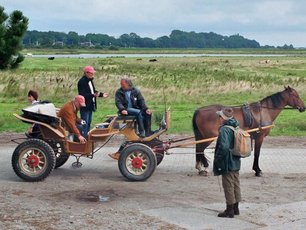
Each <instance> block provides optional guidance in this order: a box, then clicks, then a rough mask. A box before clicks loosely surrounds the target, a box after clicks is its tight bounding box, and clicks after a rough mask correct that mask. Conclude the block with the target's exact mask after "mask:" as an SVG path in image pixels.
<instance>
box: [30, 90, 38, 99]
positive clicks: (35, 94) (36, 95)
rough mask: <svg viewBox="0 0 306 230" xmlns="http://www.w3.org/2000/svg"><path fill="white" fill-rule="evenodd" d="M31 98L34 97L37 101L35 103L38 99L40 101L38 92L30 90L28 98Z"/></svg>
mask: <svg viewBox="0 0 306 230" xmlns="http://www.w3.org/2000/svg"><path fill="white" fill-rule="evenodd" d="M30 96H32V97H33V98H34V99H35V101H37V99H38V93H37V92H36V91H34V90H30V91H29V92H28V97H30Z"/></svg>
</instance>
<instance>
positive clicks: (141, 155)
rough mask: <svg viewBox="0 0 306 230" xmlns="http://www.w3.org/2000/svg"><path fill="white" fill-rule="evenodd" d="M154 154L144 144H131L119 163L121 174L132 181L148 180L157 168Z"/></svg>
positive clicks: (122, 153)
mask: <svg viewBox="0 0 306 230" xmlns="http://www.w3.org/2000/svg"><path fill="white" fill-rule="evenodd" d="M156 162H157V161H156V157H155V154H154V152H153V151H152V150H151V148H149V147H148V146H146V145H144V144H139V143H135V144H131V145H129V146H127V147H125V148H124V149H123V150H122V151H121V153H120V158H119V161H118V166H119V170H120V172H121V174H122V175H123V176H124V177H126V178H127V179H129V180H131V181H144V180H146V179H148V178H149V177H150V176H151V175H152V174H153V172H154V170H155V168H156Z"/></svg>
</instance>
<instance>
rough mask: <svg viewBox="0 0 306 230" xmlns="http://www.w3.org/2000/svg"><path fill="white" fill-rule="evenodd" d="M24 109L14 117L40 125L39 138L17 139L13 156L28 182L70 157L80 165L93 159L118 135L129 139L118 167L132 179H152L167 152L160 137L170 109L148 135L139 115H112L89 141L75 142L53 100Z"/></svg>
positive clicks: (19, 170) (21, 174)
mask: <svg viewBox="0 0 306 230" xmlns="http://www.w3.org/2000/svg"><path fill="white" fill-rule="evenodd" d="M22 112H23V113H22V114H21V115H18V114H14V116H15V117H16V118H17V119H19V120H21V121H23V122H25V123H28V124H35V125H36V126H38V132H37V134H36V135H35V138H33V137H32V136H29V135H27V138H22V139H25V140H24V141H22V142H21V143H20V140H19V139H15V140H13V141H14V142H16V143H17V144H18V146H17V147H16V149H15V151H14V153H13V156H12V166H13V169H14V171H15V173H16V174H17V175H18V176H19V177H20V178H22V179H23V180H25V181H41V180H43V179H45V178H46V177H47V176H48V175H49V174H50V173H51V172H52V171H53V169H55V168H59V167H61V166H62V165H64V164H65V163H66V162H67V161H68V159H69V157H70V156H74V157H75V158H76V162H74V163H73V166H74V167H80V166H81V165H82V163H81V162H80V158H81V157H86V158H90V159H92V158H93V157H94V154H95V153H96V152H98V151H99V150H100V149H101V148H102V147H103V146H105V144H106V143H107V142H108V141H109V140H110V139H111V138H112V137H113V136H114V135H120V134H121V135H124V136H125V139H126V140H125V141H124V142H123V143H122V144H121V145H120V147H119V149H118V153H119V154H120V157H119V160H118V167H119V170H120V172H121V174H122V175H123V176H124V177H126V178H127V179H128V180H131V181H143V180H146V179H147V178H149V177H150V176H151V175H152V174H153V172H154V170H155V168H156V166H157V165H158V164H160V163H161V161H162V160H163V157H164V154H165V152H166V149H165V148H164V147H163V144H164V143H163V142H162V141H161V140H160V139H159V136H160V135H161V134H163V133H164V132H166V131H167V129H168V128H169V122H170V111H169V110H168V111H166V112H165V114H164V117H163V119H162V121H161V122H160V127H159V129H158V130H157V131H155V132H154V133H153V134H152V135H151V136H148V137H145V138H140V137H139V136H138V135H137V133H136V132H137V122H136V117H134V116H123V115H109V116H107V117H106V119H105V120H104V122H102V123H99V124H96V126H95V127H94V128H93V129H91V130H90V131H89V133H88V140H87V142H86V143H80V142H77V141H75V140H74V138H73V135H72V134H70V133H69V132H68V131H67V130H65V129H64V127H63V126H62V122H61V119H60V118H59V117H57V116H56V108H55V107H54V105H53V104H52V103H48V104H37V105H33V106H30V107H28V108H25V109H23V110H22Z"/></svg>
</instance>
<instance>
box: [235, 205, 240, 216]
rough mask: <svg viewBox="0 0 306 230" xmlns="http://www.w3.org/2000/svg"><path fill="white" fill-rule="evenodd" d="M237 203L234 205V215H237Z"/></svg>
mask: <svg viewBox="0 0 306 230" xmlns="http://www.w3.org/2000/svg"><path fill="white" fill-rule="evenodd" d="M239 214H240V212H239V202H237V203H235V204H234V215H239Z"/></svg>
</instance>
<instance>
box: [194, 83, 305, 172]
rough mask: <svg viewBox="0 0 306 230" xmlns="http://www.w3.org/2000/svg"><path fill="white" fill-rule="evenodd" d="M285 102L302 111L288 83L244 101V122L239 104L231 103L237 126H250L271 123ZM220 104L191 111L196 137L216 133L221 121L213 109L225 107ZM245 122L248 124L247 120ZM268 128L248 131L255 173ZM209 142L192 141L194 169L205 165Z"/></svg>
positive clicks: (203, 170) (257, 126)
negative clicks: (280, 89)
mask: <svg viewBox="0 0 306 230" xmlns="http://www.w3.org/2000/svg"><path fill="white" fill-rule="evenodd" d="M286 105H289V106H291V107H293V108H295V109H298V110H299V111H300V112H304V111H305V104H304V102H303V101H302V99H301V98H300V96H299V94H298V93H297V91H296V90H295V89H293V88H291V87H290V86H288V87H285V89H284V90H283V91H281V92H278V93H275V94H273V95H271V96H268V97H265V98H264V99H262V100H261V101H259V102H254V103H251V104H249V105H248V107H249V114H250V115H251V118H252V119H251V122H246V120H245V116H244V112H243V106H239V107H232V108H233V110H234V117H235V118H236V119H237V120H238V121H239V124H240V128H242V129H252V128H260V127H262V126H267V125H271V124H272V123H273V121H274V120H275V119H276V117H277V116H278V115H279V114H280V112H281V111H282V110H283V109H284V107H285V106H286ZM225 107H227V106H224V105H209V106H205V107H202V108H199V109H197V110H196V111H195V112H194V115H193V120H192V123H193V130H194V135H195V139H196V140H202V139H206V138H211V137H216V136H218V129H219V127H220V125H221V123H220V119H219V117H218V115H217V114H216V112H217V111H218V110H221V109H222V108H225ZM247 123H249V125H248V124H247ZM269 132H270V129H265V130H261V131H260V132H258V133H257V132H254V133H251V137H252V139H254V140H255V150H254V161H253V170H254V171H255V176H261V174H262V171H261V169H260V167H259V162H258V161H259V155H260V148H261V145H262V143H263V140H264V137H266V136H267V135H268V134H269ZM211 143H212V141H211V142H205V143H200V144H196V169H197V170H198V171H199V174H201V173H204V172H205V171H206V169H205V168H207V167H208V160H207V159H206V157H205V154H204V150H205V149H206V148H207V147H208V146H209V145H210V144H211Z"/></svg>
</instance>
